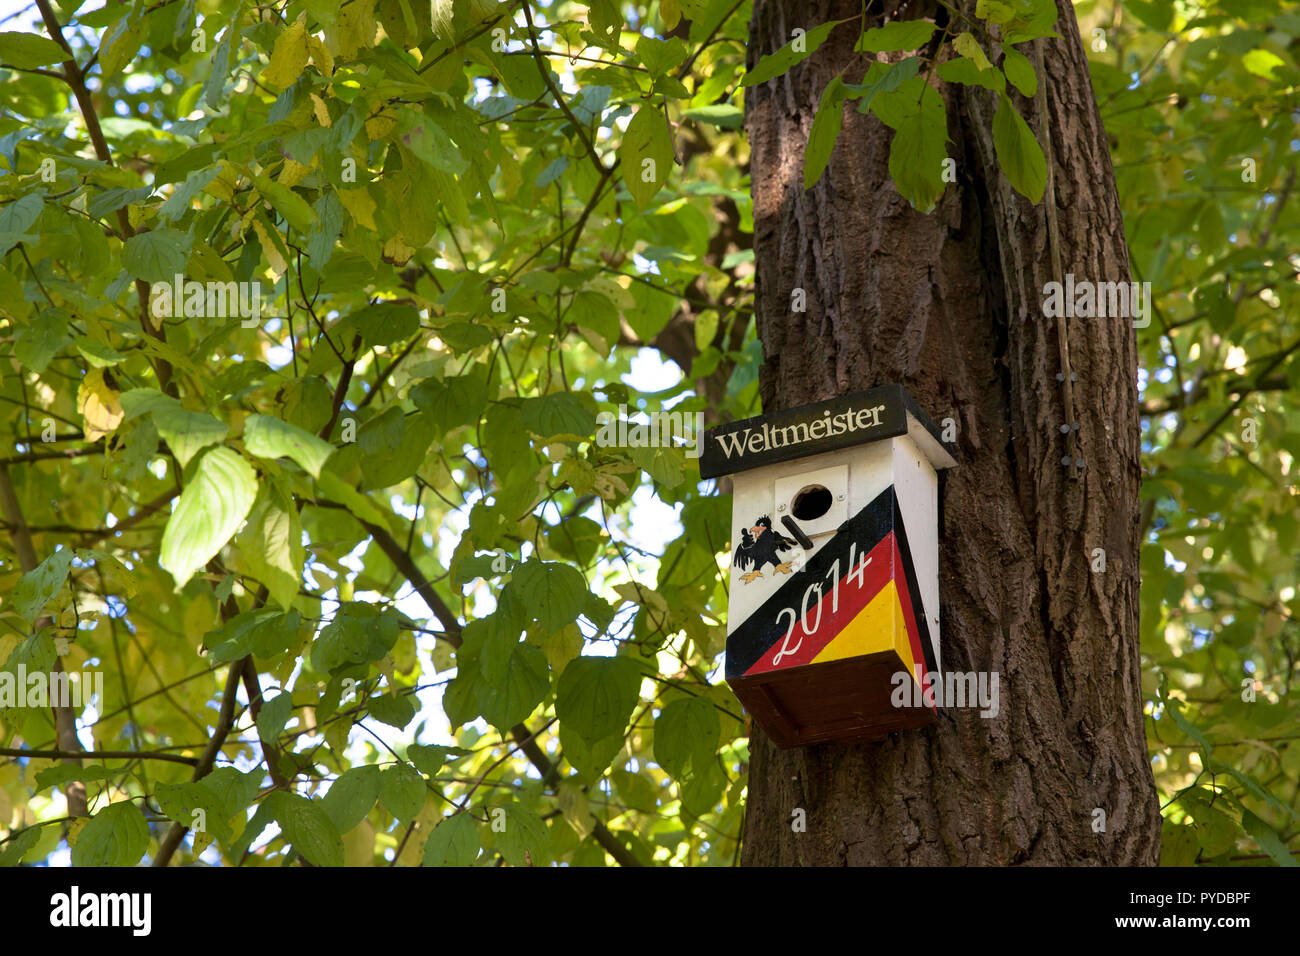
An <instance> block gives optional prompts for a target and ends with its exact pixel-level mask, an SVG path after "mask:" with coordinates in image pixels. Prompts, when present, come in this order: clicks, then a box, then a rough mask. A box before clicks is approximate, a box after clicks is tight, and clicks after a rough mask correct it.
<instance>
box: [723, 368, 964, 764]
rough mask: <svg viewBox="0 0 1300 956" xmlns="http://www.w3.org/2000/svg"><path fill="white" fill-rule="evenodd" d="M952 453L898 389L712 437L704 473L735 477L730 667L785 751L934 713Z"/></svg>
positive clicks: (749, 423)
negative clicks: (929, 690)
mask: <svg viewBox="0 0 1300 956" xmlns="http://www.w3.org/2000/svg"><path fill="white" fill-rule="evenodd" d="M955 464H956V462H955V461H954V460H953V458H952V456H951V455H950V454H949V453H948V451H947V449H946V448H945V447H944V444H943V442H942V441H941V440H940V433H939V431H938V429H937V428H936V427H935V426H934V424H933V423H932V422H931V421H930V419H929V417H928V416H927V415H926V414H925V413H924V412H923V411H922V410H921V409H920V408H919V407H918V406H917V404H916V402H915V401H913V399H912V397H911V396H910V395H908V394H907V392H906V391H904V390H903V388H902V386H899V385H885V386H881V387H879V388H874V389H871V390H869V391H865V392H859V393H857V394H854V395H847V396H844V397H842V398H836V399H832V400H831V401H828V402H820V403H817V404H815V405H805V406H802V407H800V408H793V409H789V410H788V411H782V412H774V413H772V414H770V415H763V416H760V417H758V418H749V419H745V420H744V421H739V422H733V423H731V424H729V425H723V426H720V427H718V428H714V429H710V430H709V431H707V432H706V433H705V440H704V448H703V450H702V452H701V456H700V474H701V476H703V477H705V478H715V477H718V476H720V475H731V476H732V483H733V500H732V506H731V554H732V560H731V580H730V586H729V592H728V593H729V598H728V615H727V655H726V678H727V682H728V683H729V684H730V685H731V687H732V689H733V690H734V691H735V693H736V696H737V697H739V698H740V701H741V703H743V704H744V705H745V708H746V709H747V710H748V711H749V712H750V714H752V715H753V718H754V719H755V720H756V721H758V723H759V725H760V726H761V727H762V728H763V730H765V731H766V732H767V734H768V736H769V737H771V738H772V739H773V740H774V741H775V742H776V743H777V744H778V745H779V746H782V747H801V746H807V745H809V744H817V743H828V742H843V741H850V740H861V739H871V738H879V737H883V736H885V735H886V734H888V733H889V732H891V731H895V730H903V729H906V728H909V727H918V726H922V725H924V724H927V723H930V722H931V721H933V720H934V708H933V700H934V698H933V696H932V695H927V694H925V693H923V689H924V688H925V687H926V686H927V685H926V681H927V675H930V677H929V679H930V680H931V681H932V682H937V681H938V679H939V674H940V668H941V666H942V662H941V661H940V659H939V539H938V527H939V483H938V474H937V469H942V468H951V467H952V466H953V465H955ZM900 702H902V703H900ZM925 702H929V706H927V704H926V703H925ZM918 704H919V706H917V705H918Z"/></svg>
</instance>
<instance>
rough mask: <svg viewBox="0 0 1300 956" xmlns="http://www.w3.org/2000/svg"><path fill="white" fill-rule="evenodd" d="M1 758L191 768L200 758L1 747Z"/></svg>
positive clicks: (174, 755) (148, 752)
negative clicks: (156, 762) (137, 762)
mask: <svg viewBox="0 0 1300 956" xmlns="http://www.w3.org/2000/svg"><path fill="white" fill-rule="evenodd" d="M0 757H40V758H42V759H49V760H63V759H67V758H72V759H74V760H80V759H86V760H165V761H167V762H168V763H183V764H186V765H188V766H191V767H195V766H198V763H199V758H197V757H185V756H182V755H181V754H166V753H157V752H151V751H147V750H87V751H84V752H83V751H71V750H24V749H22V748H21V747H0Z"/></svg>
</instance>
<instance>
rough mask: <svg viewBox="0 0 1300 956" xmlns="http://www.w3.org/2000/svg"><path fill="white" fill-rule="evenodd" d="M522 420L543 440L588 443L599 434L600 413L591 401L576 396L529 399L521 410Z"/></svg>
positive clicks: (550, 396)
mask: <svg viewBox="0 0 1300 956" xmlns="http://www.w3.org/2000/svg"><path fill="white" fill-rule="evenodd" d="M584 399H585V401H584ZM519 420H520V421H521V422H522V423H523V425H524V427H525V428H527V429H528V430H529V431H531V432H533V433H535V434H537V435H541V436H543V437H552V436H565V437H571V438H577V439H586V438H590V437H591V436H592V434H593V433H594V432H595V430H596V413H595V411H593V410H592V408H591V400H590V398H589V397H588V396H587V395H585V394H576V393H574V392H555V393H553V394H551V395H543V396H542V397H541V398H529V399H525V400H524V403H523V404H522V405H520V406H519Z"/></svg>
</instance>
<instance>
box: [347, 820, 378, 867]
mask: <svg viewBox="0 0 1300 956" xmlns="http://www.w3.org/2000/svg"><path fill="white" fill-rule="evenodd" d="M374 862H375V828H374V827H372V826H371V825H370V823H369V821H367V820H362V821H361V822H360V823H358V824H357V825H356V826H354V827H353V828H352V829H351V830H349V831H348V832H347V833H345V834H343V865H344V866H373V865H374Z"/></svg>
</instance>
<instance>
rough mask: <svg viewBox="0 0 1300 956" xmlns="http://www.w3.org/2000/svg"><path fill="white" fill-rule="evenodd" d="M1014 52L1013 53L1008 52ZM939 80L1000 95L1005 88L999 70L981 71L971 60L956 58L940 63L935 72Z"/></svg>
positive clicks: (1005, 83)
mask: <svg viewBox="0 0 1300 956" xmlns="http://www.w3.org/2000/svg"><path fill="white" fill-rule="evenodd" d="M1009 52H1014V51H1009ZM936 72H938V74H939V79H941V80H947V81H948V82H949V83H963V84H965V85H966V86H982V87H984V89H986V90H992V91H993V92H995V93H1001V92H1003V91H1005V90H1006V88H1007V81H1006V78H1005V77H1004V76H1003V75H1002V71H1001V70H999V69H996V68H994V69H992V70H981V69H980V68H979V67H977V66H976V65H975V63H974V61H972V60H968V59H966V58H965V57H964V56H963V57H958V58H957V59H955V60H949V61H948V62H947V63H942V64H940V66H939V69H938V70H937V71H936Z"/></svg>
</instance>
